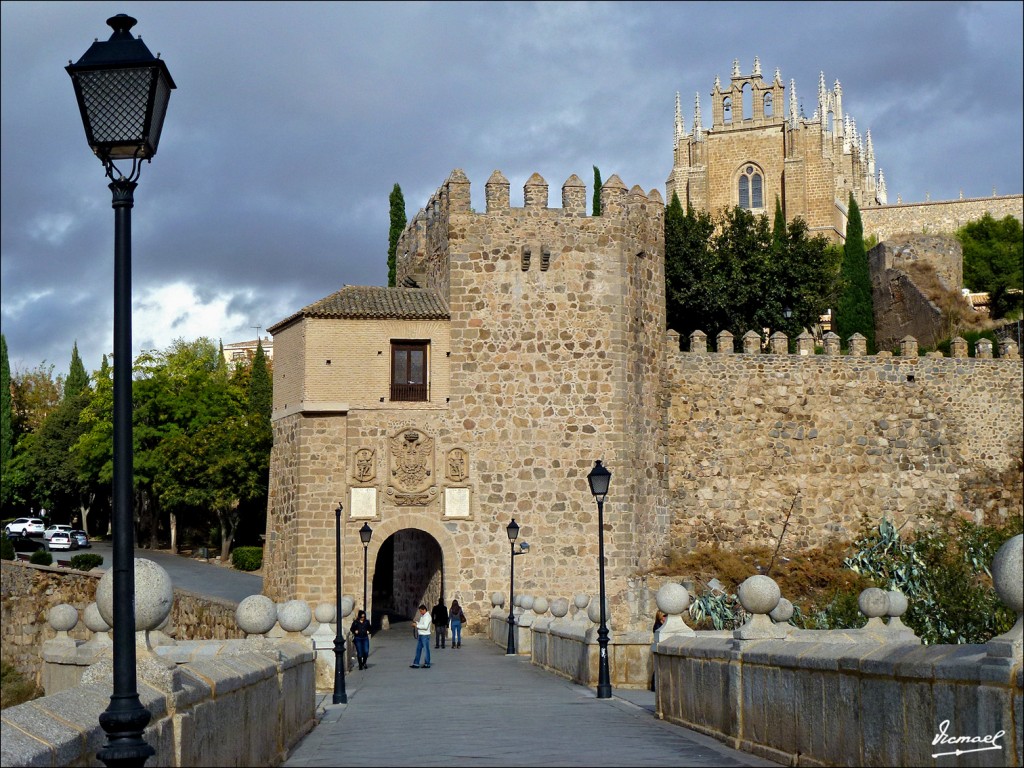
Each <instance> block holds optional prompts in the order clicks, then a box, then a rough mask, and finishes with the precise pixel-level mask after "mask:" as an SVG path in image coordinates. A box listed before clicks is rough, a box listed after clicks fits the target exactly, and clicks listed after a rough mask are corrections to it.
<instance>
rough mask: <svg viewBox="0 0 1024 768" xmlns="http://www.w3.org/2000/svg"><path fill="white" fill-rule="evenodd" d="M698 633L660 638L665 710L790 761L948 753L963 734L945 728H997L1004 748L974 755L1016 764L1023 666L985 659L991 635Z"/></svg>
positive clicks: (904, 761)
mask: <svg viewBox="0 0 1024 768" xmlns="http://www.w3.org/2000/svg"><path fill="white" fill-rule="evenodd" d="M702 634H703V633H698V636H697V637H693V638H688V637H675V638H672V639H670V640H667V641H665V642H662V643H659V644H657V646H655V649H654V667H655V675H656V677H657V680H658V685H657V692H656V693H657V696H656V707H657V713H658V716H659V717H662V718H664V719H665V720H668V721H669V722H672V723H676V724H679V725H683V726H686V727H687V728H692V729H694V730H696V731H699V732H701V733H704V734H707V735H709V736H713V737H715V738H717V739H719V740H721V741H723V742H725V743H727V744H729V745H730V746H733V747H735V748H738V749H742V750H745V751H748V752H751V753H753V754H756V755H759V756H761V757H766V758H768V759H771V760H774V761H776V762H780V763H782V764H784V765H785V764H790V765H792V764H795V763H794V762H793V761H796V760H798V759H799V764H800V765H804V764H806V765H863V766H888V765H942V764H944V763H942V762H941V761H940V760H938V759H937V758H936V757H935V756H934V755H935V753H937V752H944V751H955V750H956V749H957V745H955V744H954V745H953V746H950V747H948V748H943V747H942V746H941V745H940V746H936V742H934V741H933V739H934V738H937V737H938V736H939V734H940V733H947V734H948V735H949V736H951V737H956V736H970V737H973V736H978V737H984V736H986V735H988V736H990V737H995V735H996V734H1001V735H1000V736H999V738H998V740H997V742H996V743H998V744H999V745H1000V746H1001V749H1000V750H999V751H995V750H993V751H992V752H991V753H989V754H988V755H987V756H986V757H985V762H984V763H971V764H984V765H1020V764H1021V760H1020V748H1021V737H1020V734H1021V722H1020V719H1019V718H1020V700H1021V685H1022V683H1021V668H1020V666H1019V663H1018V665H1017V666H1016V667H1015V668H1014V667H1011V666H993V665H990V664H986V663H984V662H985V660H986V659H987V658H988V656H987V648H986V646H979V645H961V646H931V647H928V646H920V645H914V644H899V643H882V644H879V643H862V644H857V643H826V642H819V643H815V642H806V641H794V640H792V639H787V640H770V639H768V640H748V641H744V642H743V644H742V646H740V647H737V645H736V643H735V642H734V641H731V640H729V639H727V638H722V637H702V636H701V635H702ZM823 634H825V633H823ZM943 723H946V725H945V726H943ZM969 746H974V745H969ZM960 748H964V745H962V744H961V745H960ZM961 764H964V763H961Z"/></svg>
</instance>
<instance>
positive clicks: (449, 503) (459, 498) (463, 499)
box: [444, 488, 469, 517]
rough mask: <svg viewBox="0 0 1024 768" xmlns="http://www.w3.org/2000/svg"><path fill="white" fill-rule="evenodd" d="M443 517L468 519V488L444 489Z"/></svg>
mask: <svg viewBox="0 0 1024 768" xmlns="http://www.w3.org/2000/svg"><path fill="white" fill-rule="evenodd" d="M444 516H445V517H469V488H445V489H444Z"/></svg>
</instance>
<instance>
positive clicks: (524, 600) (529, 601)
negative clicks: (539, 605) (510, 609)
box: [519, 595, 535, 611]
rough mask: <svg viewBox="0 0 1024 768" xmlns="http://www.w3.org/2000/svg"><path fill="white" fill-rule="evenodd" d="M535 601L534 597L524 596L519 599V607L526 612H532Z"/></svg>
mask: <svg viewBox="0 0 1024 768" xmlns="http://www.w3.org/2000/svg"><path fill="white" fill-rule="evenodd" d="M534 599H535V598H534V597H533V595H523V596H522V597H521V598H519V607H520V608H522V609H523V610H524V611H532V610H533V603H534Z"/></svg>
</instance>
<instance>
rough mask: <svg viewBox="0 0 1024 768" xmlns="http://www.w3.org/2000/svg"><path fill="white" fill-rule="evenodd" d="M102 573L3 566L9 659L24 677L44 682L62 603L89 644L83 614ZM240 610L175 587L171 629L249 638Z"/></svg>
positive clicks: (186, 634) (0, 579) (191, 635)
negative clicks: (54, 612) (52, 615)
mask: <svg viewBox="0 0 1024 768" xmlns="http://www.w3.org/2000/svg"><path fill="white" fill-rule="evenodd" d="M102 575H103V574H102V572H101V571H90V572H89V573H85V572H82V571H74V570H70V569H68V568H56V567H52V566H44V565H33V564H31V563H25V562H21V561H13V562H10V561H3V562H2V567H0V595H2V611H3V616H2V619H3V620H2V625H0V628H2V634H0V637H2V647H3V658H4V661H5V662H7V663H9V664H12V665H13V666H14V667H15V668H17V669H18V671H20V672H21V673H22V674H25V675H27V676H29V677H31V678H34V679H36V680H38V679H39V674H40V670H41V668H42V657H41V655H40V651H41V648H42V644H43V641H45V640H52V639H53V638H54V637H56V633H55V632H54V630H53V629H52V628H51V627H50V625H49V624H48V623H47V613H48V612H49V610H50V609H51V608H53V606H55V605H60V604H61V603H67V604H68V605H71V606H74V607H75V608H76V609H77V610H78V615H79V623H78V625H77V626H76V627H75V628H74V629H72V630H71V631H70V632H69V633H68V634H69V635H70V636H71V637H72V638H74V639H76V640H88V639H89V637H90V636H91V634H92V633H91V632H90V631H89V630H88V629H87V628H86V626H85V623H84V622H83V621H82V615H83V612H84V611H85V609H86V607H87V606H88V605H89V603H92V602H95V600H96V585H97V584H98V583H99V580H100V577H101V576H102ZM236 607H237V606H236V604H235V603H232V602H231V601H228V600H219V599H217V598H213V597H207V596H205V595H197V594H195V593H193V592H188V591H186V590H182V589H175V590H174V605H173V606H172V609H171V620H170V624H169V627H168V629H167V630H165V631H166V632H167V633H168V634H169V635H171V636H173V637H177V638H183V639H189V640H207V639H218V640H223V639H226V638H241V637H244V634H243V633H242V631H241V630H240V629H239V628H238V625H237V624H236V623H235V608H236Z"/></svg>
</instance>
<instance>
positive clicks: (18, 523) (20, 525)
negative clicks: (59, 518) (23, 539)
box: [4, 517, 46, 538]
mask: <svg viewBox="0 0 1024 768" xmlns="http://www.w3.org/2000/svg"><path fill="white" fill-rule="evenodd" d="M4 530H5V531H7V538H11V537H12V536H42V535H43V531H44V530H46V524H45V523H44V522H43V521H42V520H40V519H39V518H38V517H19V518H18V519H17V520H15V521H14V522H13V523H8V524H7V526H6V527H5V528H4Z"/></svg>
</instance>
